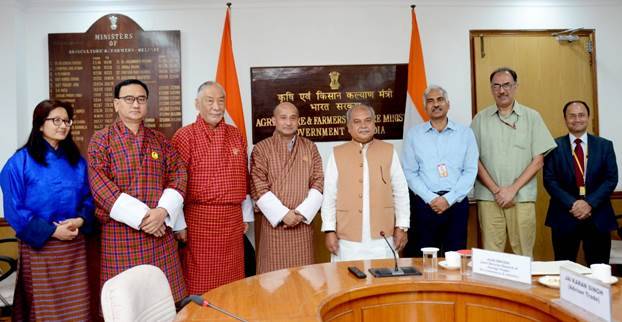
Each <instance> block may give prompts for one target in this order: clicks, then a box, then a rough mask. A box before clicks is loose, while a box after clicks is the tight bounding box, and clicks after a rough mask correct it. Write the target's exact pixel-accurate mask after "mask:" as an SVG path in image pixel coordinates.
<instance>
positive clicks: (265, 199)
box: [257, 191, 289, 227]
mask: <svg viewBox="0 0 622 322" xmlns="http://www.w3.org/2000/svg"><path fill="white" fill-rule="evenodd" d="M257 207H258V208H259V210H261V213H263V215H264V216H265V217H266V219H268V221H269V222H270V225H272V227H276V226H277V225H278V224H279V223H280V222H281V221H282V220H283V217H285V215H287V213H288V212H289V208H287V207H285V206H284V205H283V203H282V202H281V200H279V198H277V197H276V196H275V195H274V194H273V193H272V191H268V192H266V193H264V194H263V195H261V197H260V198H259V199H258V200H257Z"/></svg>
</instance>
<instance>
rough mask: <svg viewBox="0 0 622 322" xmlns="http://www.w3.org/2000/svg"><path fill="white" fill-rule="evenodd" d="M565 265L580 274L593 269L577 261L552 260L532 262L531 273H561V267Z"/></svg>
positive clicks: (587, 272)
mask: <svg viewBox="0 0 622 322" xmlns="http://www.w3.org/2000/svg"><path fill="white" fill-rule="evenodd" d="M562 266H563V267H565V268H567V269H569V270H571V271H573V272H575V273H578V274H590V273H591V272H592V271H591V270H590V269H589V268H587V267H585V266H583V265H581V264H577V263H575V262H572V261H569V260H565V261H551V262H531V275H559V268H560V267H562Z"/></svg>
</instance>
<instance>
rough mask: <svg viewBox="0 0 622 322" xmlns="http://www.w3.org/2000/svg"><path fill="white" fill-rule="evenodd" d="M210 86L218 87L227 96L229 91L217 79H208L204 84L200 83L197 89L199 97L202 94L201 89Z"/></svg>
mask: <svg viewBox="0 0 622 322" xmlns="http://www.w3.org/2000/svg"><path fill="white" fill-rule="evenodd" d="M209 86H215V87H217V88H219V89H220V90H221V91H222V93H223V94H224V95H225V97H226V96H227V92H225V88H224V87H222V85H220V84H219V83H218V82H216V81H206V82H204V83H203V84H201V85H199V88H198V89H197V97H199V95H201V91H202V90H204V89H205V88H206V87H209Z"/></svg>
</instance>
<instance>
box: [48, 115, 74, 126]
mask: <svg viewBox="0 0 622 322" xmlns="http://www.w3.org/2000/svg"><path fill="white" fill-rule="evenodd" d="M45 120H46V121H52V124H54V126H61V124H63V123H65V126H67V127H70V126H71V124H73V120H65V119H63V118H60V117H50V118H47V119H45Z"/></svg>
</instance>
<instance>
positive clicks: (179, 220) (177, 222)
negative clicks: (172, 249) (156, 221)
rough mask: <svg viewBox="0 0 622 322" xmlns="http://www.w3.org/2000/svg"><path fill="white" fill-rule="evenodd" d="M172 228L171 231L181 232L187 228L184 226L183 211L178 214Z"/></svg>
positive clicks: (184, 217)
mask: <svg viewBox="0 0 622 322" xmlns="http://www.w3.org/2000/svg"><path fill="white" fill-rule="evenodd" d="M167 218H168V217H167ZM172 228H173V231H182V230H184V229H186V228H188V226H187V225H186V216H184V211H183V209H182V210H181V211H180V212H179V214H178V216H177V220H175V224H174V225H173V227H172Z"/></svg>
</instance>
